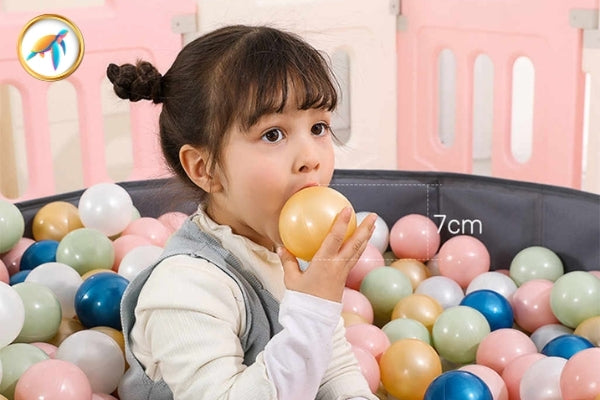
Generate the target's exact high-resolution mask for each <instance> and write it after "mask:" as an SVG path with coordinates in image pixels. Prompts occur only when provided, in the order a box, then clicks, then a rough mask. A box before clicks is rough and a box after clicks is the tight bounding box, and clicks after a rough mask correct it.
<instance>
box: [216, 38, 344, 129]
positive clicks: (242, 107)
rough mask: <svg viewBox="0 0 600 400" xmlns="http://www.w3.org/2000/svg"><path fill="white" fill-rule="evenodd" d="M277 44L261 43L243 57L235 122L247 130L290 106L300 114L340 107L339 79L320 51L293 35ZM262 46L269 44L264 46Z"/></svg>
mask: <svg viewBox="0 0 600 400" xmlns="http://www.w3.org/2000/svg"><path fill="white" fill-rule="evenodd" d="M290 36H291V37H290V39H291V40H282V38H281V37H278V38H276V39H274V40H273V41H270V40H267V39H268V38H265V40H264V41H261V40H257V41H256V42H255V43H256V45H255V46H251V48H249V49H247V52H246V54H245V55H244V56H243V57H239V58H238V60H239V62H240V65H236V66H235V67H234V68H233V69H234V70H238V71H239V72H240V73H239V74H237V76H238V79H237V80H233V81H235V83H234V82H231V83H232V84H233V87H232V88H231V89H233V91H235V92H236V93H235V94H234V92H233V91H232V90H229V91H228V92H229V93H230V94H231V95H233V96H234V97H233V102H232V103H236V104H232V106H233V108H232V111H233V110H236V111H235V113H236V114H237V115H236V116H235V117H234V119H236V120H237V122H238V123H239V124H240V125H241V127H242V128H243V129H245V130H248V129H249V128H250V127H251V126H253V125H254V124H256V123H257V122H258V120H259V119H260V118H261V117H262V116H263V115H266V114H272V113H281V112H283V110H284V108H285V107H286V106H287V105H288V104H293V105H295V106H296V107H297V109H298V110H308V109H311V108H316V109H324V110H327V111H333V110H334V109H335V107H336V105H337V98H338V94H337V90H336V86H335V84H334V82H335V78H334V76H333V74H332V73H331V70H330V68H329V66H328V64H327V62H326V60H325V58H324V57H323V56H322V55H321V54H320V53H319V52H318V51H316V50H314V49H312V48H310V47H307V46H306V45H305V44H304V43H303V42H299V41H297V39H296V38H295V37H293V36H292V35H290ZM261 44H266V46H262V48H260V47H261Z"/></svg>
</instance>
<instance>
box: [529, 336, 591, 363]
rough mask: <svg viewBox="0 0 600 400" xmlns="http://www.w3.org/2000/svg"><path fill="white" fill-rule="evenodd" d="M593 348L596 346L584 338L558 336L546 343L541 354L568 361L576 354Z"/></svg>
mask: <svg viewBox="0 0 600 400" xmlns="http://www.w3.org/2000/svg"><path fill="white" fill-rule="evenodd" d="M592 347H594V344H593V343H592V342H590V341H589V340H587V339H586V338H584V337H583V336H579V335H571V334H567V335H561V336H557V337H555V338H554V339H552V340H551V341H549V342H548V343H546V345H545V346H544V347H543V348H542V351H541V352H540V353H542V354H544V355H545V356H548V357H562V358H566V359H567V360H568V359H569V358H571V357H572V356H573V355H574V354H575V353H578V352H580V351H581V350H585V349H589V348H592Z"/></svg>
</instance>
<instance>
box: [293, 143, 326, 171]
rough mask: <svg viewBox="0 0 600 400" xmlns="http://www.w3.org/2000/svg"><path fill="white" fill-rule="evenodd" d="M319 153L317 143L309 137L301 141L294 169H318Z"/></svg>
mask: <svg viewBox="0 0 600 400" xmlns="http://www.w3.org/2000/svg"><path fill="white" fill-rule="evenodd" d="M319 154H320V153H319V149H318V144H317V143H315V142H314V141H313V140H310V139H309V140H306V141H303V145H301V147H299V149H298V155H297V159H296V166H295V168H294V169H295V170H296V171H298V172H310V171H314V170H316V169H319V166H320V165H321V163H320V157H319Z"/></svg>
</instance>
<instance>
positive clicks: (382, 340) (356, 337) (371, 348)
mask: <svg viewBox="0 0 600 400" xmlns="http://www.w3.org/2000/svg"><path fill="white" fill-rule="evenodd" d="M346 339H347V340H348V342H349V343H350V344H351V345H353V346H357V347H360V348H362V349H365V350H367V351H368V352H369V353H371V354H372V355H373V357H375V359H376V360H377V361H378V362H379V358H380V357H381V355H382V354H383V352H384V351H386V350H387V348H388V347H390V339H388V337H387V335H386V334H385V333H384V332H383V331H382V330H381V329H379V328H378V327H376V326H375V325H371V324H356V325H350V326H347V327H346Z"/></svg>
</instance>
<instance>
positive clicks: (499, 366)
mask: <svg viewBox="0 0 600 400" xmlns="http://www.w3.org/2000/svg"><path fill="white" fill-rule="evenodd" d="M530 353H537V347H535V343H533V341H532V340H531V339H530V338H529V336H527V335H526V334H524V333H523V332H521V331H518V330H516V329H512V328H503V329H497V330H495V331H493V332H491V333H490V334H489V335H487V336H486V337H484V338H483V340H482V341H481V342H480V343H479V347H478V348H477V353H476V355H475V360H476V361H477V364H481V365H485V366H487V367H490V368H491V369H493V370H494V371H496V372H497V373H499V374H502V371H503V370H504V368H505V367H506V365H507V364H508V363H509V362H511V361H512V360H514V359H515V358H517V357H519V356H520V355H523V354H530Z"/></svg>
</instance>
